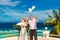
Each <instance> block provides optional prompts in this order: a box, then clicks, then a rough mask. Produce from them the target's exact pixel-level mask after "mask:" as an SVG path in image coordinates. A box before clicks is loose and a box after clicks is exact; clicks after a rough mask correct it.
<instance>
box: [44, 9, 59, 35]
mask: <svg viewBox="0 0 60 40" xmlns="http://www.w3.org/2000/svg"><path fill="white" fill-rule="evenodd" d="M52 12H53V16H51V15H49V14H48V13H47V14H48V17H49V18H50V20H46V21H45V22H44V24H45V25H47V23H48V25H51V26H54V29H53V30H52V31H51V32H50V34H56V35H60V9H59V11H58V12H57V11H56V10H52ZM47 21H48V22H47Z"/></svg>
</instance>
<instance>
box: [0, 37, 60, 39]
mask: <svg viewBox="0 0 60 40" xmlns="http://www.w3.org/2000/svg"><path fill="white" fill-rule="evenodd" d="M0 40H18V37H7V38H1V39H0ZM28 40H30V38H29V37H28ZM37 40H60V38H51V37H49V38H44V37H38V39H37Z"/></svg>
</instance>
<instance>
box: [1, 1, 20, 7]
mask: <svg viewBox="0 0 60 40" xmlns="http://www.w3.org/2000/svg"><path fill="white" fill-rule="evenodd" d="M18 3H20V1H14V2H12V1H11V0H0V5H3V6H11V7H12V6H16V5H17V4H18Z"/></svg>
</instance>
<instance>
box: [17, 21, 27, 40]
mask: <svg viewBox="0 0 60 40" xmlns="http://www.w3.org/2000/svg"><path fill="white" fill-rule="evenodd" d="M21 24H24V25H25V26H26V24H25V23H24V22H20V23H18V24H17V25H21ZM20 40H28V37H27V31H26V27H22V28H21V30H20Z"/></svg>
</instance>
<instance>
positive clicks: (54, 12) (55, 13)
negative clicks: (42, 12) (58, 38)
mask: <svg viewBox="0 0 60 40" xmlns="http://www.w3.org/2000/svg"><path fill="white" fill-rule="evenodd" d="M52 11H53V16H54V17H55V18H56V19H57V18H58V15H57V11H56V10H52Z"/></svg>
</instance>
